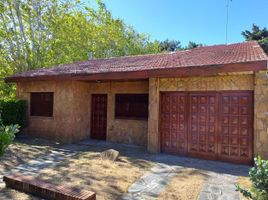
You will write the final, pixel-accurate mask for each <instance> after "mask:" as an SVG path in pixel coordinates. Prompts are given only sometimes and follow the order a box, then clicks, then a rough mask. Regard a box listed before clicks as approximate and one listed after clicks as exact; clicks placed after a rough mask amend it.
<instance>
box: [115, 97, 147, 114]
mask: <svg viewBox="0 0 268 200" xmlns="http://www.w3.org/2000/svg"><path fill="white" fill-rule="evenodd" d="M115 117H116V118H137V119H146V118H148V94H116V95H115Z"/></svg>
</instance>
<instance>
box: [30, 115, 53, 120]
mask: <svg viewBox="0 0 268 200" xmlns="http://www.w3.org/2000/svg"><path fill="white" fill-rule="evenodd" d="M30 119H47V120H53V119H54V116H52V117H47V116H30Z"/></svg>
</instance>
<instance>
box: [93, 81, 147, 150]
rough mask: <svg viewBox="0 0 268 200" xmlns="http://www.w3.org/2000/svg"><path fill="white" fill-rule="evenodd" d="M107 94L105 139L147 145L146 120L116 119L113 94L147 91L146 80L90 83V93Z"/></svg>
mask: <svg viewBox="0 0 268 200" xmlns="http://www.w3.org/2000/svg"><path fill="white" fill-rule="evenodd" d="M94 93H99V94H108V110H107V140H108V141H112V142H119V143H128V144H136V145H142V146H146V145H147V127H148V121H147V120H134V119H129V120H128V119H116V118H115V94H118V93H148V82H147V81H139V82H103V83H90V94H94Z"/></svg>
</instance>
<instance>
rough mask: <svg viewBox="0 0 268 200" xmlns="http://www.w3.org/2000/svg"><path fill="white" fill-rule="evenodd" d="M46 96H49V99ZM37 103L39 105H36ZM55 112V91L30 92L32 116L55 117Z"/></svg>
mask: <svg viewBox="0 0 268 200" xmlns="http://www.w3.org/2000/svg"><path fill="white" fill-rule="evenodd" d="M38 95H45V97H40V96H39V97H38ZM38 98H39V99H38ZM42 98H43V99H42ZM45 98H49V99H47V100H46V99H45ZM46 101H47V102H46ZM35 104H38V105H35ZM53 113H54V93H53V92H31V93H30V116H31V117H53Z"/></svg>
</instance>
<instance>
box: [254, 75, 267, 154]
mask: <svg viewBox="0 0 268 200" xmlns="http://www.w3.org/2000/svg"><path fill="white" fill-rule="evenodd" d="M254 101H255V104H254V133H255V135H254V141H255V145H254V152H255V154H259V155H261V156H262V157H263V158H264V159H268V78H267V76H266V74H265V72H259V73H256V74H255V96H254Z"/></svg>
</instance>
